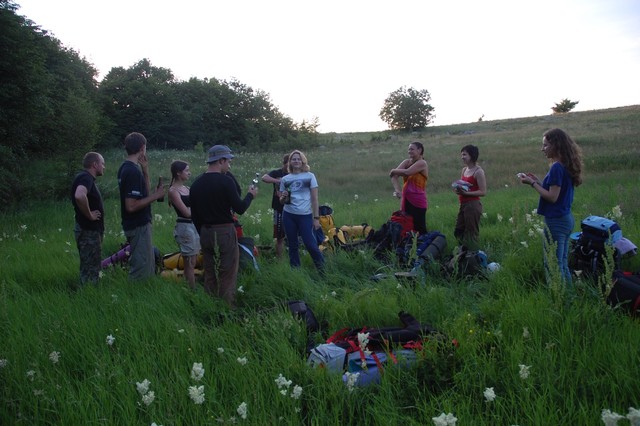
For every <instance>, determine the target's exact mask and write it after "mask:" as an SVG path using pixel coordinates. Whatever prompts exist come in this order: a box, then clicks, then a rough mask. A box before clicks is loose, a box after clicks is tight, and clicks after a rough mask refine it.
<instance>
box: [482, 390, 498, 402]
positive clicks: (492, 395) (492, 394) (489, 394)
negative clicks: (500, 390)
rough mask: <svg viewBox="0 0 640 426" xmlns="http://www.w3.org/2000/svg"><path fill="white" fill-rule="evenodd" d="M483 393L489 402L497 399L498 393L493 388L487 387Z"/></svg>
mask: <svg viewBox="0 0 640 426" xmlns="http://www.w3.org/2000/svg"><path fill="white" fill-rule="evenodd" d="M482 394H483V395H484V399H485V401H487V402H493V401H494V400H495V399H496V393H495V391H494V390H493V388H486V389H485V390H484V392H483V393H482Z"/></svg>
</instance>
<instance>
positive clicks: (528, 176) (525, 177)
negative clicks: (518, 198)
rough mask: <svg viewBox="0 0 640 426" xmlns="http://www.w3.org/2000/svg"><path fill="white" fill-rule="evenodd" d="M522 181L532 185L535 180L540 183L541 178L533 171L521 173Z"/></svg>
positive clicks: (519, 175)
mask: <svg viewBox="0 0 640 426" xmlns="http://www.w3.org/2000/svg"><path fill="white" fill-rule="evenodd" d="M518 177H519V178H520V183H523V184H527V185H532V184H533V183H534V182H536V183H538V184H540V179H538V177H537V176H536V175H534V174H533V173H519V174H518Z"/></svg>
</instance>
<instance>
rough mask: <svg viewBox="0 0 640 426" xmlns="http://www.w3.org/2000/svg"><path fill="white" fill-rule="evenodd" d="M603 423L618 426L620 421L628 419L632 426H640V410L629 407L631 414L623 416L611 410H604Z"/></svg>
mask: <svg viewBox="0 0 640 426" xmlns="http://www.w3.org/2000/svg"><path fill="white" fill-rule="evenodd" d="M601 418H602V422H603V423H604V424H605V425H607V426H616V425H617V424H618V421H619V420H622V419H625V418H626V419H627V420H629V423H631V426H640V410H638V409H637V408H633V407H629V414H627V415H626V416H623V415H621V414H618V413H616V412H614V411H611V410H609V409H604V410H602V416H601Z"/></svg>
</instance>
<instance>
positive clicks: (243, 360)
mask: <svg viewBox="0 0 640 426" xmlns="http://www.w3.org/2000/svg"><path fill="white" fill-rule="evenodd" d="M237 361H238V362H239V363H240V365H246V364H247V357H246V356H245V357H242V358H240V357H238V358H237Z"/></svg>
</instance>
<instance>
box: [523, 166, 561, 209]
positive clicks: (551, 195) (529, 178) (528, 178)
mask: <svg viewBox="0 0 640 426" xmlns="http://www.w3.org/2000/svg"><path fill="white" fill-rule="evenodd" d="M520 182H522V183H526V184H528V185H531V186H532V187H533V188H534V189H535V190H536V191H537V192H538V194H540V196H541V197H542V198H543V199H544V200H546V201H548V202H550V203H555V202H556V201H558V197H559V196H560V189H562V187H560V186H558V185H551V186H550V187H549V190H546V189H544V188H543V187H542V184H541V183H540V179H538V177H537V176H536V175H534V174H532V173H527V174H526V175H525V176H524V177H521V178H520Z"/></svg>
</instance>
